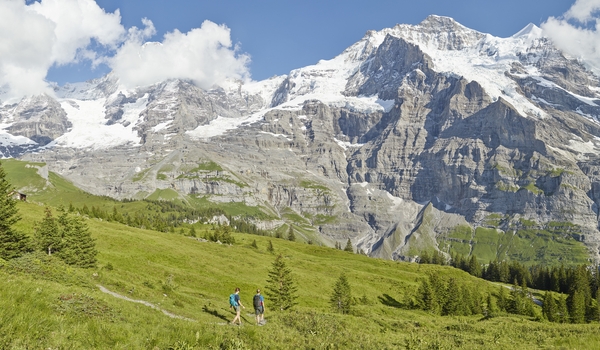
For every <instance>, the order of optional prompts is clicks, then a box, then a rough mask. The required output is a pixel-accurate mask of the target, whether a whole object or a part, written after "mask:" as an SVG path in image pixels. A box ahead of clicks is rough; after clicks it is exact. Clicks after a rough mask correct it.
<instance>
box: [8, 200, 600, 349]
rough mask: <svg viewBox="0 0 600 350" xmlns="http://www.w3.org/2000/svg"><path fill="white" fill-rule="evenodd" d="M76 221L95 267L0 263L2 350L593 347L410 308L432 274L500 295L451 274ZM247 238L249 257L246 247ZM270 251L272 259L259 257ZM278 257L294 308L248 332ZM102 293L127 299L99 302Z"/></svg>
mask: <svg viewBox="0 0 600 350" xmlns="http://www.w3.org/2000/svg"><path fill="white" fill-rule="evenodd" d="M18 207H19V210H20V213H21V215H22V216H23V220H21V221H20V223H19V225H18V227H19V228H20V229H21V230H23V231H26V232H31V231H32V228H33V225H34V223H35V222H36V221H39V220H41V218H42V216H43V209H44V208H43V207H42V206H40V205H38V204H34V203H19V205H18ZM86 222H87V224H88V225H89V227H90V229H91V231H92V233H93V237H94V238H95V239H96V242H97V249H98V251H99V255H98V267H97V268H94V269H78V268H73V267H68V266H65V265H63V264H62V263H61V262H60V261H59V260H57V259H49V258H47V257H43V256H36V255H33V256H26V257H24V258H20V259H17V260H13V261H10V262H7V263H2V265H3V266H2V267H0V275H1V278H0V321H1V322H0V335H1V336H0V347H1V348H13V349H19V348H23V349H25V348H38V347H40V345H41V344H43V347H44V348H65V349H71V348H72V349H79V348H95V349H114V348H121V347H123V348H154V349H200V348H214V349H256V348H315V349H349V348H373V349H375V348H377V349H385V348H390V349H392V348H394V349H397V348H406V349H432V348H465V349H478V348H479V349H490V348H497V349H506V348H520V349H528V348H530V349H539V348H540V347H542V348H543V347H547V348H553V347H556V348H582V349H583V348H593V347H590V344H598V343H600V336H598V332H597V331H598V325H597V324H588V325H567V324H550V323H545V322H539V321H535V320H534V319H532V318H529V317H524V316H514V315H513V316H510V315H507V314H500V315H496V316H495V317H491V318H486V317H483V316H482V315H475V316H454V317H453V316H435V315H432V314H430V313H428V312H425V311H419V310H414V309H411V308H410V307H408V302H407V300H408V299H409V297H410V296H414V293H415V292H416V289H417V287H418V285H419V283H420V280H421V279H422V278H423V277H425V276H427V274H429V273H431V272H437V273H439V274H440V275H442V276H444V277H448V278H450V277H452V278H454V279H456V280H458V281H460V283H464V284H465V285H467V286H469V288H471V289H473V290H477V291H478V292H479V293H481V294H482V295H485V294H488V293H492V294H495V293H497V291H498V288H500V287H498V285H496V284H492V283H489V282H486V281H483V280H481V279H477V278H474V277H472V276H469V275H468V274H466V273H464V272H462V271H460V270H457V269H454V268H451V267H442V266H434V265H418V264H415V263H403V262H393V261H389V260H381V259H373V258H368V257H365V256H361V255H357V254H352V253H348V252H344V251H340V250H335V249H332V248H327V247H318V246H315V245H309V244H305V243H294V242H288V241H286V240H281V239H274V238H271V237H263V236H257V235H247V234H238V233H235V234H234V237H235V240H236V243H235V244H234V245H223V244H217V243H212V242H201V241H198V240H197V239H194V238H191V237H185V236H182V235H179V234H173V233H163V232H156V231H148V230H142V229H137V228H131V227H127V226H124V225H122V224H118V223H109V222H105V221H100V220H97V219H88V220H86ZM207 230H210V228H209V227H207ZM201 234H202V232H200V235H201ZM254 240H255V241H256V243H257V246H258V248H252V247H251V243H252V241H254ZM269 241H272V242H273V245H274V248H275V252H274V254H272V253H269V252H267V250H266V247H267V244H268V242H269ZM276 254H282V255H283V256H284V260H285V263H286V264H287V266H288V267H289V268H290V269H291V270H292V273H293V277H294V279H295V282H296V284H297V286H298V293H297V294H298V299H297V301H298V305H297V306H296V307H295V308H294V309H293V310H292V311H284V312H280V311H273V310H272V309H270V308H269V300H268V298H267V300H266V305H267V311H266V319H267V320H268V322H267V324H266V325H265V326H263V327H257V326H255V325H254V324H253V315H252V311H251V306H250V305H251V296H252V295H253V291H254V289H256V288H261V289H263V290H264V288H265V282H266V279H267V271H268V270H269V269H270V267H271V263H272V262H273V260H274V258H275V255H276ZM342 272H345V273H346V274H347V276H348V280H349V283H350V285H351V288H352V291H353V295H354V297H355V298H357V299H358V300H360V301H359V302H358V303H357V305H355V306H354V309H353V311H352V312H351V313H350V314H349V315H341V314H338V313H334V312H333V311H332V309H331V307H330V304H329V302H328V300H329V297H330V295H331V292H332V289H333V285H334V283H335V281H336V279H337V278H338V276H339V275H340V273H342ZM100 286H102V287H104V288H106V289H107V290H109V291H112V292H114V293H118V294H120V295H122V296H124V297H126V298H129V299H130V300H129V301H128V300H124V299H120V298H116V297H114V296H112V295H110V294H107V293H103V292H102V291H101V287H100ZM235 287H240V288H241V290H242V293H241V296H242V301H243V302H244V303H245V305H247V306H248V308H247V309H245V310H244V311H243V322H244V325H243V326H241V327H238V326H230V325H228V324H227V322H228V321H230V320H231V319H232V318H233V314H232V313H231V311H230V310H229V308H228V295H229V294H230V293H231V292H232V291H233V289H234V288H235ZM131 300H137V301H145V302H149V303H152V304H153V305H155V306H156V307H157V308H159V309H162V310H165V311H168V312H169V313H171V314H172V315H175V316H181V317H182V318H185V319H178V318H172V317H169V316H168V315H166V314H164V313H162V312H161V310H158V309H152V308H151V307H148V306H146V305H143V304H140V303H136V302H134V301H131ZM537 312H538V313H539V310H538V311H537Z"/></svg>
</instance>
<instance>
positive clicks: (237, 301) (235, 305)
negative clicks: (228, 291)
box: [231, 288, 246, 325]
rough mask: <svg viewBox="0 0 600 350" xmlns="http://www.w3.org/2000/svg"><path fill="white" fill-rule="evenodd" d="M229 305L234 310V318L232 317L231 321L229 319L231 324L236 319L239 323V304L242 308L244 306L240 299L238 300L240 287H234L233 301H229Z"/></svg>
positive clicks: (240, 321) (240, 322)
mask: <svg viewBox="0 0 600 350" xmlns="http://www.w3.org/2000/svg"><path fill="white" fill-rule="evenodd" d="M231 306H232V307H233V309H234V310H235V318H234V319H233V321H231V324H235V321H236V320H237V321H238V324H240V325H241V324H242V320H241V318H240V306H241V307H243V308H244V309H245V308H246V307H245V306H244V305H242V301H241V300H240V289H239V288H236V289H235V295H234V302H233V303H231Z"/></svg>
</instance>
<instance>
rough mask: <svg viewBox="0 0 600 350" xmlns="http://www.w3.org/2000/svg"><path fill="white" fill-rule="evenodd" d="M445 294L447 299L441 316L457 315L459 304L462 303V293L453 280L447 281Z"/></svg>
mask: <svg viewBox="0 0 600 350" xmlns="http://www.w3.org/2000/svg"><path fill="white" fill-rule="evenodd" d="M446 294H447V296H448V298H447V299H446V302H445V303H444V304H443V307H442V315H458V314H459V308H460V304H461V303H462V291H461V289H460V287H459V286H458V282H457V281H456V279H455V278H451V279H450V281H448V288H447V292H446Z"/></svg>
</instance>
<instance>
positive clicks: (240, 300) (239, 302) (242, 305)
mask: <svg viewBox="0 0 600 350" xmlns="http://www.w3.org/2000/svg"><path fill="white" fill-rule="evenodd" d="M238 304H240V306H241V307H243V308H244V309H245V308H246V307H245V306H244V304H242V299H241V298H240V299H239V300H238Z"/></svg>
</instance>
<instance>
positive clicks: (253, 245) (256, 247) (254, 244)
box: [250, 240, 258, 249]
mask: <svg viewBox="0 0 600 350" xmlns="http://www.w3.org/2000/svg"><path fill="white" fill-rule="evenodd" d="M250 246H251V247H252V248H254V249H258V245H257V244H256V240H253V241H252V244H250Z"/></svg>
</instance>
